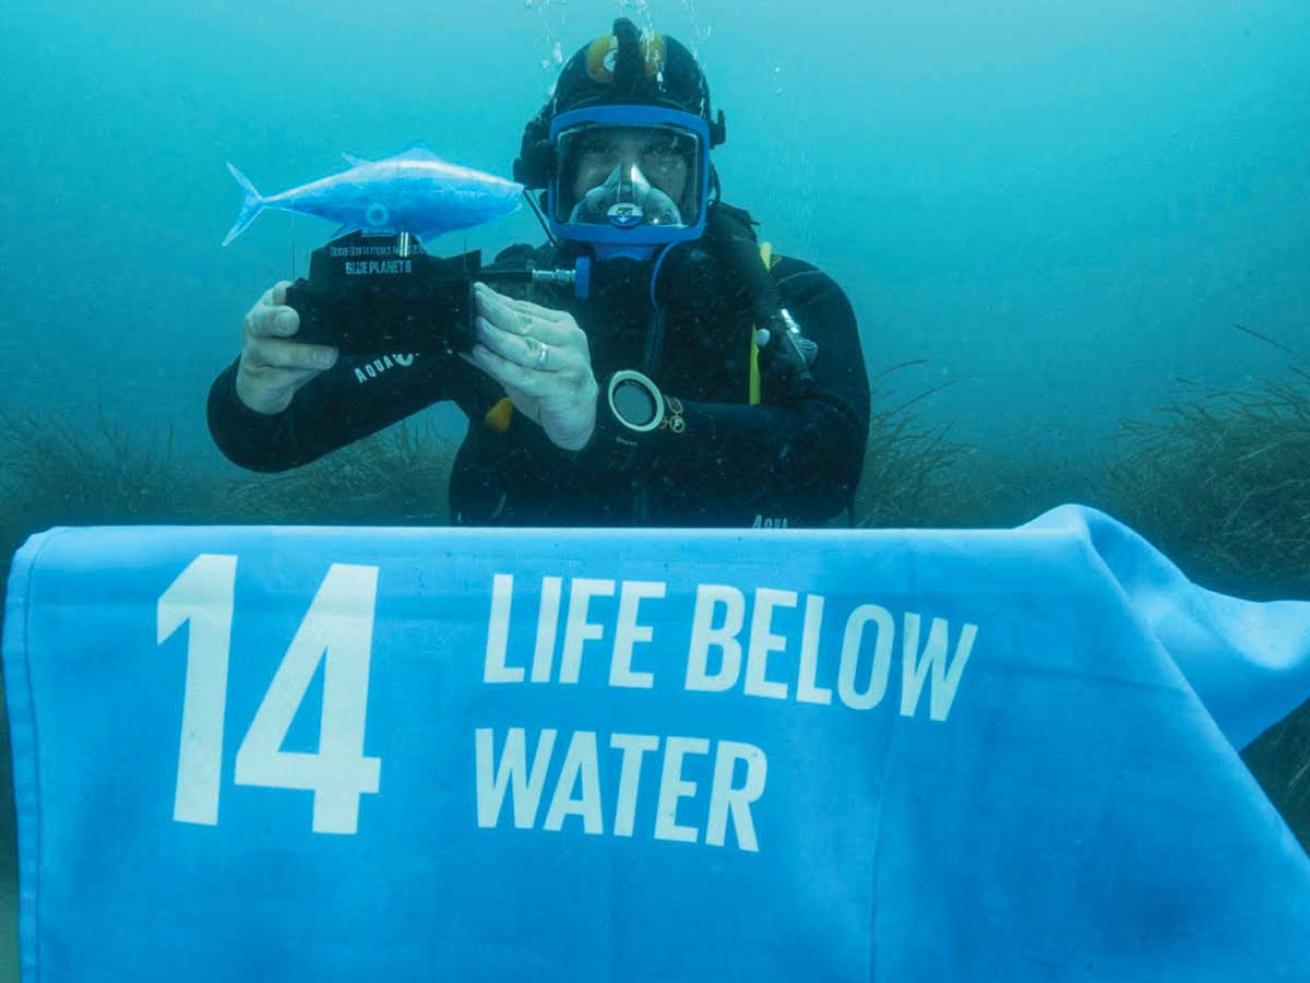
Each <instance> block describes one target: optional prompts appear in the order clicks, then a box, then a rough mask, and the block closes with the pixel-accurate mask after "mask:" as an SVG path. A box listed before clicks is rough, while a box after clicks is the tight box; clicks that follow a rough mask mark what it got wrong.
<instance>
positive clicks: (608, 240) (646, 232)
mask: <svg viewBox="0 0 1310 983" xmlns="http://www.w3.org/2000/svg"><path fill="white" fill-rule="evenodd" d="M582 123H599V124H601V125H608V126H659V125H673V126H679V127H682V128H683V129H685V130H690V131H691V132H693V133H695V134H696V135H697V136H699V137H700V148H701V150H700V154H701V159H700V161H699V165H700V188H699V195H700V201H699V205H700V207H699V209H698V210H697V218H696V224H695V225H688V226H682V227H677V226H668V225H665V226H651V225H639V226H637V227H636V228H631V229H622V228H618V227H617V226H610V225H591V224H588V225H580V224H574V223H571V222H561V221H559V220H558V219H557V218H556V207H555V206H556V199H557V196H558V193H559V190H558V187H557V185H556V182H557V180H558V177H553V178H552V179H551V181H550V184H549V185H548V186H547V188H546V221H547V223H548V225H549V227H550V231H551V233H552V234H553V235H555V236H558V237H559V238H561V239H570V240H572V241H574V242H585V243H588V244H589V245H591V246H592V247H594V248H595V251H596V257H597V258H598V259H608V258H610V257H614V256H628V257H631V258H634V259H646V258H648V257H649V256H650V255H651V254H652V253H653V252H654V251H655V248H656V247H658V246H668V245H672V244H674V243H678V242H687V241H689V240H692V239H699V238H700V237H701V236H702V235H703V234H704V232H705V210H706V207H707V206H708V204H709V197H710V127H709V124H708V123H706V122H705V120H704V119H702V118H701V117H699V116H696V115H694V114H692V113H686V112H683V111H682V110H678V109H665V108H662V107H660V106H622V105H602V106H591V107H589V108H585V109H573V110H570V111H569V112H566V113H560V114H559V115H558V116H556V117H555V118H554V119H553V120H551V124H550V141H551V143H552V144H553V143H554V142H555V140H556V139H557V138H558V137H559V135H560V133H562V132H563V131H564V130H567V129H569V128H570V127H574V126H577V125H579V124H582Z"/></svg>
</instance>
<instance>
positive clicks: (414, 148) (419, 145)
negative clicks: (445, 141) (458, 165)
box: [396, 140, 449, 164]
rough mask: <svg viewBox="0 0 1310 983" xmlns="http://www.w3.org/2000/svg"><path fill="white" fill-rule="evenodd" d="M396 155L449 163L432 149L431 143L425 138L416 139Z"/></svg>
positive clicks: (436, 162)
mask: <svg viewBox="0 0 1310 983" xmlns="http://www.w3.org/2000/svg"><path fill="white" fill-rule="evenodd" d="M396 156H397V157H400V158H402V159H404V160H426V161H431V162H432V163H434V164H446V163H449V161H447V160H446V159H445V158H444V157H442V156H441V155H440V154H438V153H437V152H436V151H435V150H433V149H432V145H431V144H429V143H428V142H427V141H426V140H418V141H416V142H415V143H412V144H410V145H409V146H408V147H406V148H405V149H404V150H402V151H401V152H400V153H398V154H396Z"/></svg>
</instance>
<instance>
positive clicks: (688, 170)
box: [555, 123, 701, 228]
mask: <svg viewBox="0 0 1310 983" xmlns="http://www.w3.org/2000/svg"><path fill="white" fill-rule="evenodd" d="M556 146H557V149H558V157H557V159H558V161H559V168H558V172H557V180H558V182H559V183H558V185H557V191H558V193H557V194H556V196H555V202H556V214H555V219H556V221H558V222H562V223H571V224H588V225H611V226H615V227H618V228H633V227H636V226H640V225H659V226H673V227H687V226H692V225H695V224H696V223H697V221H699V218H700V215H699V210H700V202H699V192H700V186H701V174H700V161H701V147H700V138H699V137H698V136H697V135H696V134H695V133H692V132H690V131H688V130H684V129H681V128H680V127H677V126H605V125H599V124H586V123H584V124H581V125H579V126H576V127H572V128H570V129H568V130H565V131H563V132H562V133H560V134H559V136H558V138H557V141H556Z"/></svg>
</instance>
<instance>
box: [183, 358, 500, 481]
mask: <svg viewBox="0 0 1310 983" xmlns="http://www.w3.org/2000/svg"><path fill="white" fill-rule="evenodd" d="M238 364H239V359H238V360H235V361H233V362H232V364H231V365H229V366H227V367H226V368H225V369H223V371H222V372H220V373H219V374H218V377H217V378H216V379H215V380H214V383H213V385H212V386H211V387H210V390H209V401H208V405H207V417H208V421H209V432H210V435H211V436H212V437H213V439H214V443H215V444H216V445H217V446H218V448H219V450H221V451H222V452H223V454H224V456H225V457H227V458H228V460H230V461H232V462H233V463H234V464H237V465H239V466H241V467H243V468H249V469H250V470H252V471H285V470H287V469H289V468H295V467H299V466H300V465H303V464H308V463H309V462H310V461H314V460H317V459H318V458H320V457H322V456H323V455H325V454H327V453H329V452H330V451H333V450H336V449H337V448H339V447H344V446H345V445H346V444H350V443H353V442H354V441H356V440H359V439H360V438H362V437H366V436H368V435H369V434H372V433H376V432H377V431H379V430H381V429H383V428H384V427H387V426H389V425H390V424H392V423H395V422H397V421H398V420H402V419H404V418H405V417H407V416H410V415H411V414H413V413H416V412H418V411H419V410H421V409H423V408H425V407H427V406H430V405H432V404H433V403H435V402H438V401H440V400H443V399H454V400H455V401H456V402H457V403H459V405H460V408H461V409H463V410H464V411H465V413H467V414H469V415H470V416H473V415H474V414H477V417H476V418H477V419H481V416H482V414H483V413H485V412H486V410H487V409H488V408H490V406H491V405H492V404H493V403H494V402H495V400H496V399H497V398H498V396H499V392H493V391H492V387H489V386H488V384H487V380H486V377H485V376H483V375H482V374H481V373H480V372H478V371H477V370H476V369H474V368H473V367H472V366H471V365H469V364H468V363H466V362H464V361H463V360H461V359H458V358H446V359H442V358H437V357H432V356H423V355H415V356H412V357H411V356H404V355H402V356H395V355H390V356H384V357H382V358H378V359H364V358H346V357H342V358H339V359H338V360H337V362H336V364H335V365H334V366H333V367H332V368H331V369H328V370H327V371H326V372H322V373H320V374H319V375H317V376H315V377H314V378H313V379H311V380H310V381H309V382H308V383H306V384H305V385H304V386H303V387H301V389H300V390H299V391H298V392H297V393H296V395H295V396H294V397H293V398H292V400H291V403H290V404H289V405H288V406H287V408H286V409H285V410H283V411H282V412H281V413H274V414H265V413H257V412H256V411H254V410H252V409H250V408H249V407H248V406H246V404H245V403H243V402H241V399H240V397H238V396H237V392H236V375H237V366H238Z"/></svg>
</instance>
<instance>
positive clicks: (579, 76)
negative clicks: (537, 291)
mask: <svg viewBox="0 0 1310 983" xmlns="http://www.w3.org/2000/svg"><path fill="white" fill-rule="evenodd" d="M724 131H725V127H724V120H723V113H722V112H720V113H719V114H718V116H717V118H715V117H712V115H711V111H710V94H709V86H708V84H707V83H706V81H705V76H704V74H703V73H702V72H701V70H700V66H699V65H697V64H696V59H695V58H694V57H693V56H692V54H691V52H689V51H688V50H687V49H686V48H685V47H683V45H681V44H679V43H678V42H677V41H676V40H674V39H673V38H669V37H665V36H663V35H659V34H647V35H645V36H642V35H641V34H640V33H639V32H638V31H637V28H636V26H635V25H634V24H633V23H632V21H630V20H628V19H627V18H620V19H618V20H616V21H615V22H614V29H613V33H612V34H607V35H604V36H602V37H599V38H597V39H596V40H594V41H592V42H591V43H590V44H588V45H586V46H585V47H583V48H581V49H580V50H579V51H578V52H577V53H576V54H575V55H574V56H573V57H572V58H571V59H569V61H568V62H567V63H566V64H565V66H564V69H563V71H562V72H561V73H560V77H559V80H558V82H557V83H556V85H555V91H554V95H553V96H552V97H551V99H550V101H549V102H548V103H546V105H545V106H544V107H543V108H542V109H541V111H540V112H539V113H538V114H537V116H536V117H535V118H534V119H533V120H532V121H531V122H530V123H528V125H527V127H526V128H525V129H524V133H523V144H522V150H521V153H520V156H519V159H518V160H516V161H515V162H514V176H515V179H516V180H518V181H520V182H521V183H523V184H524V185H526V186H527V187H529V188H535V189H544V190H545V205H546V217H547V221H548V222H549V224H550V228H551V231H552V232H553V233H554V234H555V235H557V236H559V237H560V238H563V239H571V240H574V241H577V242H582V243H587V244H589V245H591V246H592V247H593V249H594V250H595V251H596V253H597V256H598V257H599V258H608V257H611V256H630V257H633V258H645V257H648V256H649V255H650V254H651V253H652V252H653V251H654V250H655V249H657V248H658V247H659V246H661V245H667V244H671V243H675V242H683V241H686V240H689V239H696V238H699V237H700V235H701V233H702V232H703V231H704V227H705V211H706V207H707V205H708V203H709V194H710V188H711V186H712V185H713V184H714V183H715V182H714V176H713V170H712V168H711V166H710V161H709V152H710V148H711V147H715V146H717V145H718V144H720V143H722V142H723V139H724V135H725V132H724Z"/></svg>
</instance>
